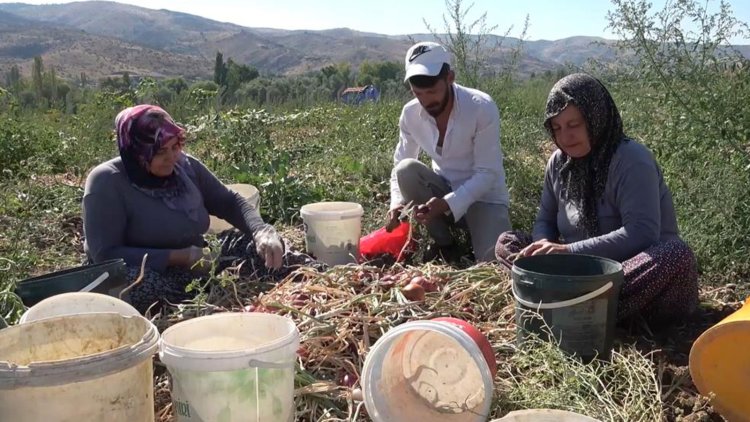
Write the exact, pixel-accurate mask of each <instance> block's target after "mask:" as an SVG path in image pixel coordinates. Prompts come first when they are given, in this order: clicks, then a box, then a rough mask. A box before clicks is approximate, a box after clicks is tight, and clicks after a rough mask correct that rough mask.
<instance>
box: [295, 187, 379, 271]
mask: <svg viewBox="0 0 750 422" xmlns="http://www.w3.org/2000/svg"><path fill="white" fill-rule="evenodd" d="M300 214H301V215H302V219H303V220H304V222H305V246H306V248H307V252H308V253H310V254H312V255H313V256H315V257H316V258H317V259H318V260H320V261H323V262H325V263H326V264H328V265H339V264H348V263H352V262H356V261H357V257H358V256H359V238H360V237H361V235H362V214H364V210H363V209H362V206H361V205H359V204H357V203H355V202H318V203H315V204H307V205H303V206H302V209H301V210H300Z"/></svg>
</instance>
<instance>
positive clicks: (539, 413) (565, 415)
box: [490, 409, 599, 422]
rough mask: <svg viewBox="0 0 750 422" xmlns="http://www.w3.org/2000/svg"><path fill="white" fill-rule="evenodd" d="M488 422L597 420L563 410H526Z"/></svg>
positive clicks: (578, 421)
mask: <svg viewBox="0 0 750 422" xmlns="http://www.w3.org/2000/svg"><path fill="white" fill-rule="evenodd" d="M490 422H599V420H597V419H593V418H590V417H588V416H583V415H579V414H578V413H573V412H568V411H565V410H553V409H528V410H516V411H515V412H510V413H508V414H507V415H505V416H504V417H502V418H500V419H493V420H492V421H490Z"/></svg>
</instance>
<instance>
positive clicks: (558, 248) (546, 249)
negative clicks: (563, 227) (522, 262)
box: [518, 239, 569, 256]
mask: <svg viewBox="0 0 750 422" xmlns="http://www.w3.org/2000/svg"><path fill="white" fill-rule="evenodd" d="M568 252H569V251H568V246H567V245H561V244H559V243H555V242H550V241H549V240H547V239H540V240H537V241H536V242H534V243H532V244H531V245H529V246H527V247H525V248H523V249H522V250H521V252H519V253H518V255H519V256H533V255H550V254H555V253H568Z"/></svg>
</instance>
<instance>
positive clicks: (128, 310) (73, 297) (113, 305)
mask: <svg viewBox="0 0 750 422" xmlns="http://www.w3.org/2000/svg"><path fill="white" fill-rule="evenodd" d="M95 312H115V313H118V314H120V315H123V316H137V315H140V313H139V312H138V311H137V310H136V309H135V308H134V307H132V306H131V305H130V304H128V303H127V302H125V301H123V300H120V299H117V298H115V297H112V296H108V295H104V294H101V293H92V292H85V293H62V294H59V295H55V296H52V297H49V298H47V299H44V300H43V301H41V302H39V303H37V304H36V305H34V306H32V307H31V308H29V309H28V310H27V311H26V312H24V314H23V315H22V316H21V319H20V320H19V324H24V323H28V322H33V321H37V320H40V319H45V318H52V317H57V316H63V315H78V314H86V313H95Z"/></svg>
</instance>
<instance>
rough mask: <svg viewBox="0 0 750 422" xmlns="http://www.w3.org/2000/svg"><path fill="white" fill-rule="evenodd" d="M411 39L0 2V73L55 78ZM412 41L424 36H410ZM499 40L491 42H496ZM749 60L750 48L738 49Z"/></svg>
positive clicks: (334, 51) (573, 51)
mask: <svg viewBox="0 0 750 422" xmlns="http://www.w3.org/2000/svg"><path fill="white" fill-rule="evenodd" d="M409 37H410V36H407V35H404V36H386V35H381V34H373V33H365V32H359V31H354V30H351V29H347V28H338V29H330V30H323V31H292V30H281V29H269V28H246V27H242V26H239V25H235V24H231V23H223V22H217V21H213V20H210V19H205V18H202V17H200V16H194V15H189V14H185V13H179V12H172V11H169V10H163V9H162V10H152V9H146V8H141V7H136V6H130V5H125V4H121V3H116V2H108V1H91V2H76V3H68V4H57V5H40V6H35V5H27V4H23V3H5V4H0V70H4V69H7V68H8V67H9V66H10V65H12V64H20V65H21V66H22V68H24V69H27V68H29V67H30V64H31V61H32V59H33V57H34V56H35V55H39V54H41V55H43V58H44V61H45V63H47V64H50V65H54V66H56V68H57V70H58V74H60V75H67V76H70V75H79V74H80V73H81V72H85V73H86V74H87V75H89V76H91V77H95V78H98V77H102V76H106V75H109V74H115V73H121V72H124V71H128V72H131V73H138V74H146V75H153V76H183V77H186V78H189V79H192V78H198V77H201V78H207V77H210V76H211V74H212V72H213V60H214V57H215V54H216V52H217V51H221V52H222V53H223V54H224V57H225V59H227V58H232V59H233V60H234V61H236V62H240V63H245V64H250V65H252V66H255V67H256V68H258V69H259V70H260V71H261V72H262V73H266V74H297V73H303V72H306V71H310V70H316V69H320V68H322V67H324V66H327V65H329V64H334V63H339V62H346V63H350V64H352V66H353V67H355V68H356V67H357V66H358V65H359V63H361V62H362V61H363V60H374V61H379V60H393V61H401V60H402V54H403V52H404V51H405V50H406V49H407V48H408V46H409V44H410V40H409ZM411 38H412V39H431V38H432V36H431V35H429V34H413V35H411ZM499 40H500V39H499V38H496V39H495V40H494V41H499ZM518 42H519V41H518V40H517V39H514V38H508V39H506V40H504V42H503V49H500V50H498V51H497V52H496V53H495V54H494V55H493V56H491V57H489V62H490V64H492V65H495V66H499V65H500V64H501V63H502V62H503V60H505V57H506V56H505V53H507V51H508V49H509V48H512V47H513V46H515V45H517V43H518ZM741 51H743V53H744V54H746V55H750V46H741ZM614 57H615V51H614V48H613V41H608V40H604V39H601V38H594V37H572V38H566V39H562V40H554V41H546V40H542V41H526V42H525V43H524V54H523V55H522V57H521V60H520V64H519V69H520V71H521V72H522V73H525V74H529V73H531V72H542V71H545V70H552V69H556V68H558V67H560V66H562V65H566V64H572V65H581V64H583V63H585V62H586V61H587V60H589V59H592V58H593V59H597V60H604V61H607V60H612V59H613V58H614Z"/></svg>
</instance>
